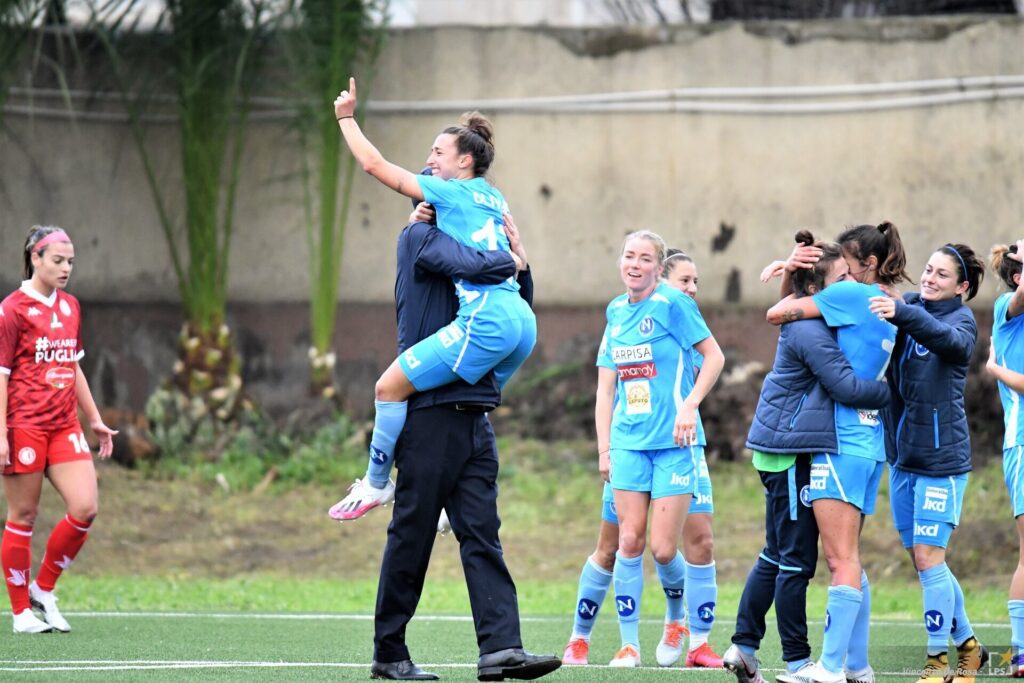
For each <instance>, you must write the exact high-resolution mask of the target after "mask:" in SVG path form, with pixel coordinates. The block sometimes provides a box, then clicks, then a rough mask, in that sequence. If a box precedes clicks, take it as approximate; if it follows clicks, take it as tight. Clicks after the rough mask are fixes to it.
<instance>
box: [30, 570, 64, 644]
mask: <svg viewBox="0 0 1024 683" xmlns="http://www.w3.org/2000/svg"><path fill="white" fill-rule="evenodd" d="M28 599H29V602H31V603H32V606H33V607H35V608H36V609H38V610H42V612H43V619H44V620H46V623H47V624H49V625H50V626H52V627H53V628H54V630H56V631H60V632H61V633H71V624H69V623H68V620H67V619H65V618H64V617H63V616H62V615H61V613H60V610H59V609H57V596H56V595H54V594H53V593H52V592H51V591H44V590H43V589H42V588H40V587H39V586H38V585H37V584H36V582H35V581H33V582H32V583H30V584H29V585H28Z"/></svg>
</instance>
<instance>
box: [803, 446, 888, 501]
mask: <svg viewBox="0 0 1024 683" xmlns="http://www.w3.org/2000/svg"><path fill="white" fill-rule="evenodd" d="M884 469H885V463H884V462H878V461H876V460H872V459H871V458H861V457H859V456H856V455H830V454H828V453H820V454H818V455H815V456H814V458H813V459H812V460H811V488H810V495H809V499H810V501H811V502H814V501H816V500H824V499H828V500H841V501H843V502H844V503H849V504H850V505H853V506H854V507H856V508H857V509H858V510H860V511H861V512H862V513H863V514H865V515H871V514H874V512H875V498H877V497H878V484H879V483H881V481H882V471H883V470H884Z"/></svg>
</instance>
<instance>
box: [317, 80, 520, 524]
mask: <svg viewBox="0 0 1024 683" xmlns="http://www.w3.org/2000/svg"><path fill="white" fill-rule="evenodd" d="M355 108H356V83H355V79H354V78H350V79H349V89H348V90H344V91H342V92H341V94H340V95H338V98H337V99H336V100H335V101H334V114H335V117H336V118H337V119H338V125H339V126H340V128H341V132H342V134H343V135H344V136H345V142H346V143H347V144H348V147H349V149H350V150H351V151H352V154H353V155H354V156H355V157H356V159H357V160H358V161H359V163H360V164H361V165H362V167H363V170H365V171H366V172H367V173H369V174H370V175H372V176H373V177H374V178H376V179H377V180H379V181H380V182H381V183H383V184H384V185H386V186H387V187H390V188H391V189H392V190H395V191H396V192H399V193H401V194H404V195H405V196H407V197H411V198H412V199H416V200H425V201H427V202H429V203H430V204H431V205H432V206H433V208H434V210H435V211H436V212H437V224H438V228H439V229H440V230H441V231H442V232H444V233H446V234H448V235H450V236H451V237H453V238H455V239H456V240H458V241H459V242H460V243H462V244H465V245H468V246H474V247H476V248H478V249H484V250H493V249H503V250H505V251H510V249H509V241H508V238H507V237H506V235H505V234H504V232H503V230H502V224H503V216H504V214H505V213H506V212H507V211H508V204H507V203H506V201H505V198H504V197H503V196H502V194H501V193H500V192H499V191H498V190H497V189H495V188H494V187H493V186H492V185H491V184H490V183H488V182H487V180H486V179H485V178H484V175H485V174H486V173H487V171H488V169H489V168H490V166H491V162H492V161H493V160H494V145H493V143H492V139H493V136H494V132H493V128H492V127H491V123H490V122H489V121H488V120H487V119H486V118H484V117H483V116H482V115H481V114H479V113H478V112H470V113H468V114H464V115H463V117H462V124H461V125H458V126H451V127H449V128H445V129H444V130H443V131H441V134H440V135H438V136H437V138H436V139H435V140H434V144H433V146H432V148H431V150H430V156H429V157H428V158H427V166H429V167H430V169H431V171H432V173H433V174H432V175H430V176H426V175H416V174H414V173H412V172H410V171H407V170H405V169H404V168H401V167H399V166H396V165H395V164H393V163H391V162H389V161H388V160H387V159H385V158H384V157H383V156H382V155H381V153H380V152H379V151H377V149H376V148H375V147H374V146H373V144H372V143H370V141H369V140H367V138H366V136H365V135H363V133H362V131H361V130H360V129H359V125H358V124H357V123H356V120H355ZM513 257H514V258H515V254H513ZM525 265H526V264H522V266H524V267H525ZM455 289H456V292H457V294H458V297H459V314H458V317H457V318H456V319H455V320H454V321H452V323H451V324H450V325H447V326H446V327H444V328H443V329H441V330H439V331H438V332H437V333H436V334H434V335H433V336H431V337H428V338H427V339H425V340H423V341H421V342H420V343H418V344H416V345H415V346H413V347H412V348H410V349H408V350H407V351H406V352H405V353H403V354H402V355H401V356H400V357H398V358H397V359H396V360H395V361H394V362H392V363H391V365H390V366H389V367H388V369H387V370H385V372H384V374H383V375H381V377H380V379H378V380H377V384H376V387H375V391H374V399H375V400H374V407H375V408H376V419H375V421H374V426H373V436H372V438H371V441H370V462H369V466H368V469H367V472H366V476H365V477H363V478H362V479H357V480H356V482H355V483H354V484H353V485H352V486H351V487H350V488H349V492H348V495H347V496H345V498H344V499H343V500H341V501H340V502H339V503H337V504H336V505H334V506H333V507H332V508H331V510H330V513H329V514H330V516H331V517H332V518H334V519H338V520H349V519H357V518H359V517H362V516H363V515H364V514H366V513H367V512H368V511H370V510H372V509H373V508H375V507H377V506H378V505H382V504H385V503H387V502H389V501H390V500H391V498H392V497H393V496H394V488H395V487H394V484H392V483H391V482H390V480H389V475H390V472H391V465H392V462H393V461H394V448H395V442H396V441H397V440H398V436H399V434H400V433H401V432H402V427H403V426H404V425H405V417H406V407H407V403H406V401H407V399H408V398H409V396H411V395H412V394H414V393H415V392H417V391H426V390H428V389H433V388H435V387H439V386H442V385H444V384H448V383H449V382H454V381H455V380H456V379H458V378H462V379H463V380H465V381H466V382H469V383H470V384H474V383H476V382H477V381H478V380H479V379H480V378H481V377H483V376H484V375H485V374H487V373H488V372H489V371H490V370H492V369H493V370H494V372H495V375H496V377H497V380H498V383H499V385H500V386H504V384H505V382H507V381H508V379H509V378H510V377H511V376H512V374H513V373H514V372H515V371H516V370H517V369H518V368H519V366H520V365H522V364H523V362H524V361H525V360H526V358H527V357H528V356H529V355H530V352H531V351H532V350H533V346H534V344H535V343H536V341H537V321H536V318H535V317H534V315H533V311H532V310H530V307H529V306H528V305H527V304H526V302H524V301H523V299H522V297H520V296H519V285H517V284H516V283H515V281H514V280H511V279H510V280H509V281H506V282H503V283H501V284H498V285H480V284H475V283H472V282H466V281H462V280H457V281H456V282H455Z"/></svg>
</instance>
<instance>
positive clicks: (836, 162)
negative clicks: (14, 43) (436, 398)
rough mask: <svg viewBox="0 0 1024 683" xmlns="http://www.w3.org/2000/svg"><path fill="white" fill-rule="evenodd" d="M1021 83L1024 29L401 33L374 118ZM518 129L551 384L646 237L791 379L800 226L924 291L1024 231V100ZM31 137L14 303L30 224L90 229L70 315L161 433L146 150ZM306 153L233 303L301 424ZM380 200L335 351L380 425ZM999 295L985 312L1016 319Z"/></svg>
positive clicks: (507, 143) (169, 164) (250, 173)
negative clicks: (777, 308) (638, 98)
mask: <svg viewBox="0 0 1024 683" xmlns="http://www.w3.org/2000/svg"><path fill="white" fill-rule="evenodd" d="M467 56H471V58H467ZM1021 64H1024V23H1022V22H1021V21H1020V20H1017V19H1001V20H965V19H954V20H938V21H923V20H916V21H910V20H906V21H895V20H894V21H887V22H884V23H873V22H836V23H829V22H811V23H803V24H796V23H772V24H750V25H746V26H744V25H738V24H724V25H718V24H716V25H712V26H708V27H704V28H701V29H697V28H693V27H689V28H686V27H683V28H678V29H652V30H638V31H634V32H630V33H619V32H607V31H594V30H591V31H574V30H552V29H549V30H541V29H534V30H519V29H470V28H444V29H441V28H437V29H416V30H409V31H395V32H394V33H393V34H392V36H391V38H390V41H389V43H388V46H387V49H386V51H385V52H384V55H383V59H382V62H381V65H380V74H381V75H380V77H379V79H378V83H377V87H376V93H375V97H376V99H377V101H378V102H383V101H392V100H447V99H484V98H518V97H529V96H543V95H559V94H586V93H595V92H608V91H633V90H642V89H653V88H670V87H688V86H759V85H766V86H784V85H815V84H819V85H831V84H848V83H868V82H884V81H898V80H910V79H930V78H942V77H950V76H967V75H994V74H1013V73H1018V72H1020V70H1021ZM339 85H340V84H339ZM12 103H15V104H16V103H19V100H18V98H15V99H14V100H13V101H12ZM35 105H36V106H47V107H54V106H59V104H57V103H54V102H47V101H42V100H37V101H36V102H35ZM455 113H457V112H455ZM455 113H452V114H449V113H441V114H425V113H412V112H405V113H397V114H377V115H373V116H371V117H370V118H369V120H368V122H367V125H366V130H367V132H368V134H369V136H370V137H371V139H372V140H374V141H375V142H376V143H377V144H378V146H379V147H380V149H381V150H382V151H383V152H384V153H385V155H387V156H388V157H389V158H390V159H392V160H393V161H395V162H397V163H400V164H402V165H405V166H407V167H409V168H414V169H415V168H419V167H420V165H421V164H422V162H423V160H424V158H425V157H426V153H427V148H428V146H429V143H430V142H431V141H432V140H433V136H434V135H435V133H436V131H437V130H438V129H439V128H441V127H442V126H443V125H445V124H447V123H449V122H450V121H452V120H453V118H454V117H455ZM493 118H494V121H495V123H496V126H497V132H498V138H497V148H498V161H497V163H496V165H495V167H494V169H493V172H494V177H495V179H496V182H497V183H498V185H499V186H500V187H501V189H502V190H503V191H504V192H505V194H506V196H507V197H508V198H509V200H510V202H511V204H512V207H513V209H514V212H515V215H516V218H517V220H518V222H519V224H520V225H521V227H522V229H523V232H524V235H525V238H526V240H527V246H528V249H529V252H530V254H531V262H532V264H533V267H534V271H535V276H536V280H537V303H538V305H539V310H540V313H539V314H540V344H539V346H538V352H537V354H535V358H534V359H532V360H531V363H542V362H551V361H554V362H557V361H559V360H565V359H567V358H570V359H571V358H578V357H579V350H580V349H581V348H583V347H584V346H585V345H586V343H587V342H592V341H593V339H594V338H596V335H598V334H599V333H600V329H601V326H602V324H601V311H602V309H603V305H604V303H605V302H606V301H607V300H608V299H609V298H610V297H612V296H614V295H615V294H617V293H618V291H619V290H620V289H621V284H620V282H619V280H618V276H617V274H616V270H615V266H614V261H615V257H616V255H617V250H618V247H619V243H620V241H621V239H622V235H623V234H624V233H625V232H627V231H629V230H632V229H636V228H640V227H646V228H653V229H656V230H658V231H660V232H661V233H662V234H664V235H665V237H666V238H667V239H668V240H669V241H670V242H671V243H672V244H674V245H676V246H679V247H682V248H684V249H686V250H687V251H689V252H690V253H692V254H693V255H694V256H695V257H696V259H697V261H698V263H699V265H700V269H701V285H702V288H701V293H700V300H701V302H702V307H703V308H704V310H705V313H706V315H707V317H708V319H709V323H710V324H711V326H712V329H713V330H714V331H715V334H716V336H717V337H718V338H719V341H720V342H721V343H722V344H723V346H724V347H726V348H727V350H728V351H729V352H730V354H731V357H734V358H738V359H757V360H761V361H763V362H770V360H771V355H772V351H773V349H774V340H775V333H774V330H772V329H770V328H769V327H768V326H767V325H765V324H764V323H763V322H762V321H763V318H762V316H763V307H764V305H765V304H767V303H769V302H771V301H773V300H774V298H775V293H776V288H775V286H771V287H766V286H762V285H760V284H759V283H758V282H757V275H758V273H759V271H760V269H761V267H762V265H763V264H764V263H765V262H766V261H767V260H768V259H770V258H773V257H782V256H784V255H785V254H786V253H788V250H789V244H790V239H791V235H792V233H793V232H794V228H796V227H797V226H812V227H815V228H818V229H820V230H821V232H822V234H823V235H829V234H834V233H835V232H837V231H838V230H839V229H840V228H841V227H843V226H844V225H846V224H849V223H857V222H877V221H879V220H881V219H883V218H887V219H891V220H893V221H894V222H896V223H897V225H899V226H900V228H901V230H902V231H903V234H904V236H905V238H906V241H907V243H908V250H909V253H910V256H911V271H912V272H915V273H916V272H920V269H921V268H922V266H923V263H924V261H925V260H926V258H927V255H928V253H929V252H930V250H931V249H932V248H933V247H934V246H935V245H937V244H940V243H943V242H945V241H947V240H952V239H956V240H963V241H967V242H968V243H971V244H973V245H975V246H976V247H979V248H985V247H987V245H989V244H991V243H992V242H994V241H1007V240H1010V239H1013V238H1016V237H1019V236H1021V235H1020V233H1022V232H1024V225H1022V224H1021V216H1022V215H1024V198H1022V194H1024V193H1022V192H1021V189H1022V182H1021V179H1022V178H1024V141H1022V136H1021V130H1020V128H1021V126H1020V122H1021V121H1024V100H1021V99H1007V100H1002V101H996V102H990V103H980V104H958V105H951V106H943V107H933V108H927V109H905V110H897V111H889V112H878V113H860V114H833V115H805V116H777V115H776V116H735V115H734V116H727V115H712V114H703V115H697V114H681V113H675V114H668V113H662V114H633V115H627V114H607V113H603V114H580V113H572V114H567V113H545V114H526V113H508V112H503V113H498V114H497V115H495V116H494V117H493ZM6 124H7V125H8V126H9V128H10V131H11V133H10V134H9V135H4V134H0V287H2V289H3V291H9V290H10V289H12V288H13V287H14V286H15V285H16V283H17V280H18V279H19V278H18V274H19V273H20V256H19V254H20V249H21V244H22V240H23V238H24V235H25V231H26V229H27V227H28V226H29V225H31V224H32V223H35V222H44V223H45V222H50V223H57V224H60V225H63V226H65V227H67V228H68V229H69V230H70V231H71V232H72V235H73V237H74V238H75V239H76V243H77V246H78V250H77V270H76V275H75V278H74V280H73V283H72V286H71V290H72V291H73V292H74V293H75V294H76V295H78V296H79V297H80V298H82V299H83V300H84V301H86V303H87V304H88V307H87V312H86V328H87V329H86V333H87V339H88V341H89V348H90V349H92V350H93V353H92V354H91V355H90V356H88V357H87V359H86V369H87V371H88V372H89V373H90V379H91V381H92V383H93V386H94V387H96V389H97V394H98V397H99V398H100V400H101V402H102V403H106V404H114V405H128V406H131V407H134V408H141V404H142V401H143V400H144V398H145V396H147V395H148V394H149V392H150V391H151V390H152V388H153V387H154V386H155V385H156V383H157V382H159V381H160V380H161V379H162V377H164V376H165V375H166V373H167V369H168V368H169V367H170V365H171V362H172V359H173V341H174V338H175V335H176V331H177V328H178V325H179V323H180V314H179V313H178V312H177V311H176V307H175V306H174V301H175V300H176V297H177V294H176V287H177V285H176V282H175V280H174V277H173V272H172V270H171V267H170V262H169V259H168V257H167V251H166V247H165V245H164V238H163V236H162V233H161V231H160V229H159V226H158V223H157V221H156V218H155V212H154V209H153V203H152V199H151V197H150V195H149V190H148V188H147V187H146V185H145V183H144V181H143V175H142V167H141V164H140V162H139V157H138V155H137V153H136V151H135V149H134V147H133V145H132V143H131V140H130V137H129V134H128V130H127V129H126V128H125V127H124V126H123V125H115V124H105V123H90V122H85V121H78V122H77V123H71V122H68V121H64V120H59V119H49V118H45V117H37V118H33V119H29V118H26V117H24V116H17V115H13V114H11V115H8V117H7V119H6ZM151 132H152V136H151V138H150V140H151V142H152V143H153V145H154V151H155V156H154V158H155V160H156V166H157V169H158V173H159V175H160V178H161V183H162V185H163V186H164V187H166V188H169V189H170V190H171V194H170V195H169V196H170V197H172V199H173V201H172V205H171V210H172V212H173V213H174V214H175V216H176V217H178V218H180V216H181V214H182V207H181V204H180V196H179V195H178V194H176V191H175V188H178V187H180V174H179V171H178V170H177V168H178V165H177V162H178V151H177V148H176V138H175V134H174V129H173V127H170V126H159V125H155V126H153V127H152V129H151ZM295 150H296V146H295V141H294V138H293V136H292V133H290V131H289V130H288V128H287V126H286V125H285V123H283V122H269V123H260V124H256V125H254V126H253V127H252V131H251V135H250V141H249V146H248V148H247V149H246V154H245V176H244V178H243V183H242V186H241V189H240V194H239V206H238V227H237V236H236V239H235V242H234V247H233V249H232V261H231V278H230V279H231V297H232V301H233V302H234V305H233V307H232V309H231V315H230V318H231V322H232V325H233V329H235V331H236V335H237V337H238V342H239V346H240V348H241V349H242V351H243V355H244V356H245V358H246V372H245V375H246V380H247V382H248V383H249V387H250V389H251V390H253V391H255V392H256V393H257V395H258V396H260V397H261V398H262V399H263V401H264V402H265V403H266V404H271V405H276V406H278V407H279V408H281V409H286V408H287V406H289V405H294V403H295V401H296V400H298V399H300V398H301V396H302V395H303V391H304V387H305V377H306V372H305V362H306V361H305V353H306V348H307V347H308V344H309V335H308V324H307V322H306V321H307V318H306V306H305V304H304V301H305V300H306V298H307V291H308V288H309V275H308V271H309V268H308V254H307V249H306V241H305V236H304V232H303V228H302V224H301V220H302V204H301V197H302V194H301V188H300V186H299V184H298V182H297V181H296V179H295V173H296V171H297V170H298V168H299V161H300V160H299V159H298V157H297V155H296V151H295ZM355 195H356V197H357V200H356V202H355V205H354V207H353V210H352V215H351V218H352V220H351V228H350V231H349V234H348V236H347V250H346V253H345V259H344V266H343V275H342V282H341V295H340V298H341V300H342V302H341V315H340V317H339V320H338V338H337V344H336V347H337V349H338V353H339V375H340V377H341V378H342V385H343V388H344V389H345V391H346V402H347V404H348V405H349V407H350V408H351V409H353V410H356V411H358V410H359V409H360V408H362V409H366V408H368V407H369V405H370V399H371V394H372V391H371V387H372V383H373V379H374V377H375V376H376V373H377V372H379V371H380V370H381V369H382V368H383V367H384V366H385V364H386V363H387V362H388V360H389V359H390V358H391V357H392V354H393V348H394V347H393V339H394V328H393V320H394V318H393V308H392V306H391V302H392V291H393V290H392V287H393V276H394V242H395V236H396V235H397V233H398V231H399V229H400V227H401V226H402V225H403V223H404V221H405V217H406V215H407V214H408V211H409V203H408V202H407V201H406V200H404V199H402V198H400V197H398V196H397V195H394V194H393V193H391V192H389V191H387V190H385V189H383V188H382V187H381V186H379V185H378V184H376V183H375V182H373V181H371V180H370V179H368V178H366V177H363V176H362V175H360V177H359V178H358V179H357V181H356V186H355ZM723 226H724V227H723ZM992 280H994V278H990V279H989V282H987V283H986V285H985V289H984V293H983V295H982V296H981V297H979V303H978V305H977V306H976V310H979V311H983V309H984V308H986V306H987V302H988V301H989V300H991V298H992V296H993V294H994V292H995V285H994V284H993V282H992ZM729 291H731V293H732V296H731V297H727V292H729ZM727 298H728V299H730V301H729V302H727ZM574 354H575V355H574Z"/></svg>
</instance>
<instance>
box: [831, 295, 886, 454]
mask: <svg viewBox="0 0 1024 683" xmlns="http://www.w3.org/2000/svg"><path fill="white" fill-rule="evenodd" d="M873 296H885V293H884V292H883V291H882V290H881V289H880V288H879V287H878V285H865V284H863V283H860V282H853V281H843V282H837V283H835V284H833V285H829V286H828V287H826V288H825V289H823V290H821V291H820V292H818V293H817V294H815V295H814V303H815V304H817V306H818V310H819V311H821V316H822V317H823V318H824V319H825V323H826V324H827V325H828V326H829V327H835V328H837V333H838V334H837V336H838V341H839V348H840V349H841V350H842V352H843V355H844V356H846V359H847V360H848V361H850V367H851V368H853V374H855V375H856V376H857V377H858V378H859V379H873V380H882V379H884V378H885V370H886V368H887V367H889V357H890V356H891V355H892V350H893V347H894V345H895V340H896V327H895V326H894V325H892V324H891V323H889V322H888V321H885V320H879V318H878V316H876V315H875V314H874V313H872V312H871V311H870V310H869V309H868V299H869V298H870V297H873ZM836 435H837V436H838V438H839V454H840V455H857V456H860V457H862V458H870V459H872V460H876V461H879V462H881V461H882V460H885V432H884V431H883V428H882V421H881V419H879V416H878V411H877V410H863V409H858V408H855V407H852V406H846V405H843V404H841V403H836Z"/></svg>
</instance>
